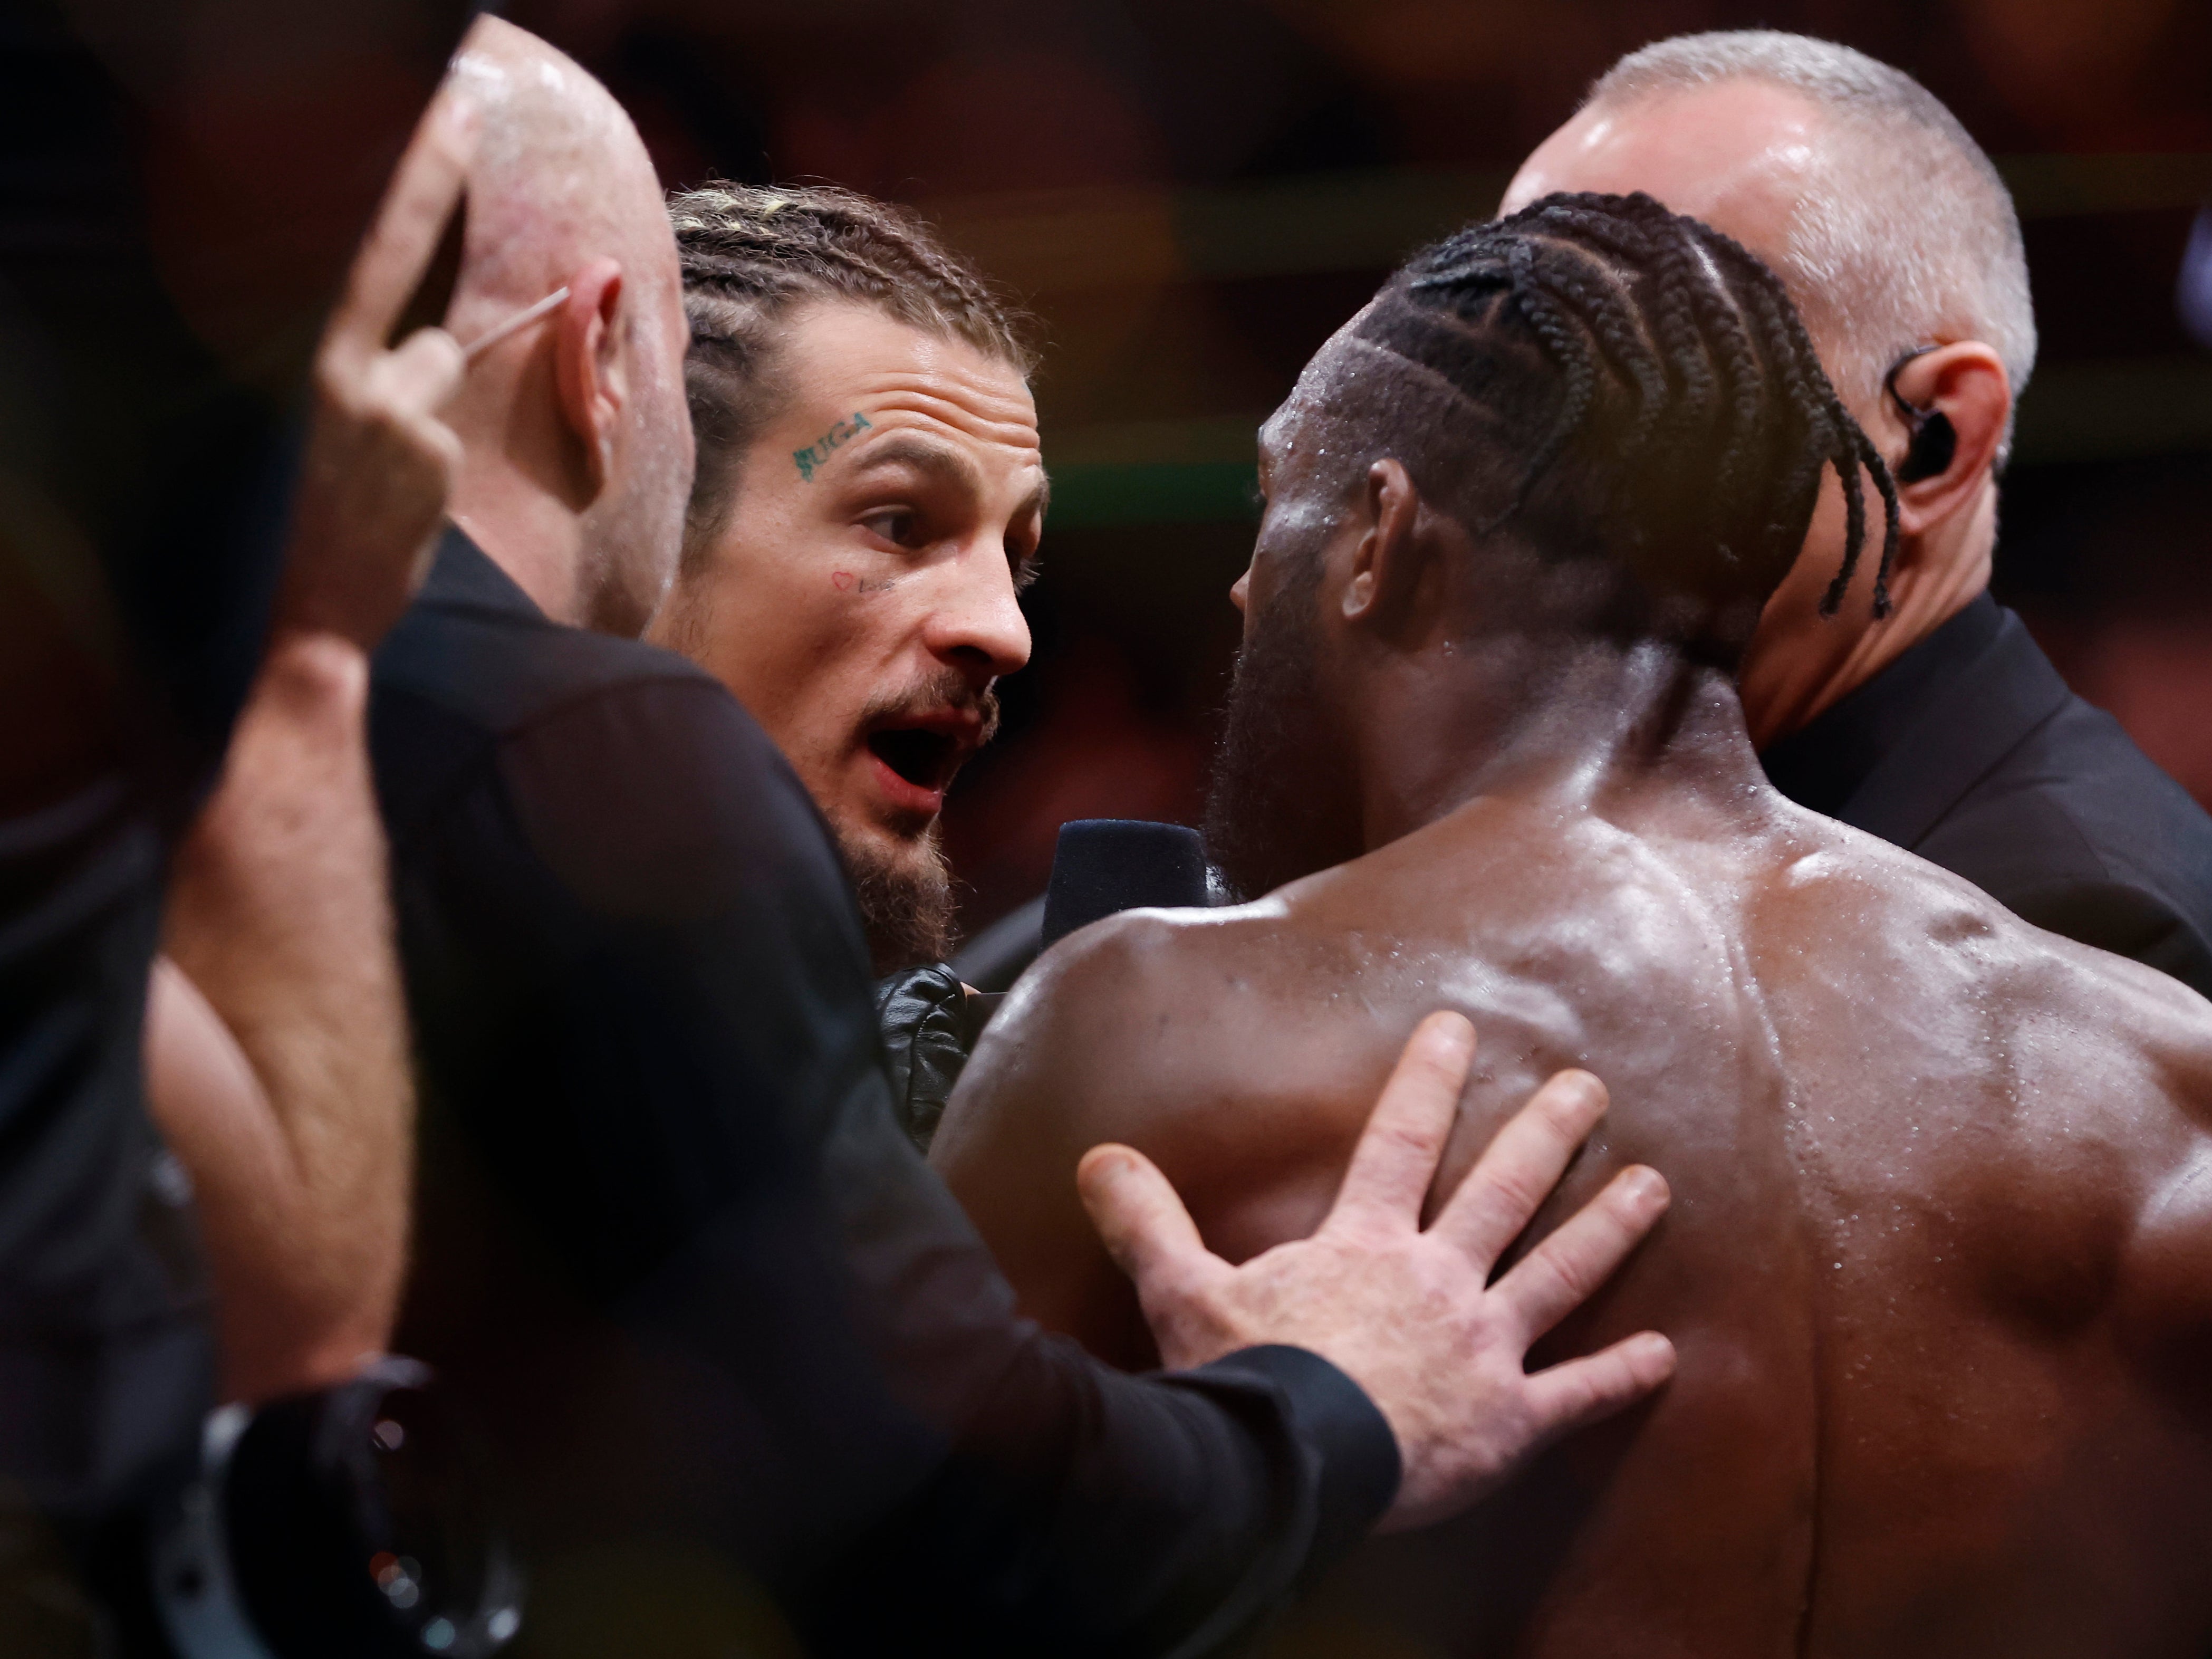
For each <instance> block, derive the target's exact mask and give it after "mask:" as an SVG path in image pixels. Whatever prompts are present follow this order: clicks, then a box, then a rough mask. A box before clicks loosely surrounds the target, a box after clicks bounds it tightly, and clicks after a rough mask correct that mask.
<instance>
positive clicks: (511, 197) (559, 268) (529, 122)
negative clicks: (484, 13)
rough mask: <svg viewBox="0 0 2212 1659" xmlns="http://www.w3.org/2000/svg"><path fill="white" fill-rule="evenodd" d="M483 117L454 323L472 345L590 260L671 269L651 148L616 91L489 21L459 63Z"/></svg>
mask: <svg viewBox="0 0 2212 1659" xmlns="http://www.w3.org/2000/svg"><path fill="white" fill-rule="evenodd" d="M453 90H454V91H455V92H456V93H457V94H459V96H460V97H462V98H463V99H465V100H466V101H467V102H468V103H469V104H470V105H471V106H474V108H475V109H476V110H477V112H478V121H479V131H478V138H477V152H476V159H475V161H474V162H473V164H472V165H471V167H470V169H469V208H468V232H467V240H466V242H465V246H464V250H463V253H462V263H461V276H460V282H459V286H458V289H457V290H456V293H455V295H454V310H453V313H452V316H451V319H450V320H451V323H452V325H453V331H454V332H455V334H457V335H458V336H459V337H460V338H461V339H463V340H464V341H465V340H468V339H470V338H471V337H473V336H474V335H475V334H477V333H479V332H481V331H482V330H481V329H472V328H471V326H470V324H471V322H472V321H475V320H477V315H476V313H482V320H483V321H484V322H485V323H486V324H487V325H489V323H490V322H495V321H496V320H498V317H499V316H501V315H504V314H505V313H507V312H508V311H511V310H513V308H514V307H518V306H524V305H528V304H529V303H531V302H532V301H534V300H537V299H539V298H541V297H543V296H544V295H546V294H549V293H550V292H551V291H552V290H553V289H556V288H557V287H559V286H560V285H561V284H562V283H563V282H564V281H566V280H567V278H568V274H569V273H570V272H571V271H573V270H575V268H576V267H577V266H579V265H580V264H584V263H586V261H587V260H590V259H592V258H599V257H611V258H616V259H618V260H621V261H622V262H623V264H625V265H626V266H632V267H635V268H640V269H650V268H651V267H652V266H653V264H656V263H658V262H662V261H663V257H664V256H665V263H667V264H669V265H670V266H671V268H672V264H673V244H672V241H671V237H670V234H669V231H668V226H667V222H666V218H665V214H664V213H663V211H662V209H661V203H660V185H659V179H658V177H657V176H656V175H655V173H654V172H653V161H652V158H651V157H650V156H648V155H647V154H646V149H645V145H644V143H642V142H641V140H640V139H639V137H638V136H637V130H636V128H635V127H634V126H632V125H630V119H629V116H628V115H627V114H625V113H624V112H623V107H622V106H621V105H620V104H618V103H617V102H616V101H615V100H614V96H613V94H611V93H609V92H608V91H607V89H606V88H605V87H603V86H601V85H600V84H599V82H598V81H596V80H594V79H593V78H592V76H590V75H588V74H586V72H585V71H584V70H582V69H581V68H580V67H579V66H578V65H577V64H575V63H574V61H573V60H572V59H570V58H568V57H566V56H564V55H563V54H562V53H561V52H556V51H555V50H554V48H552V47H551V46H548V45H546V44H545V42H544V41H543V40H539V39H538V37H537V36H536V35H534V34H531V33H527V32H526V31H524V30H522V29H519V28H517V27H514V26H513V24H512V23H507V22H503V21H501V20H500V19H498V18H496V17H483V18H479V19H478V20H477V22H476V25H475V26H474V27H472V28H471V29H470V31H469V33H468V37H467V39H466V40H464V41H463V42H462V45H461V50H460V52H459V53H458V54H457V55H456V56H455V58H454V59H453Z"/></svg>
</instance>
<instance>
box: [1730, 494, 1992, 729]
mask: <svg viewBox="0 0 2212 1659" xmlns="http://www.w3.org/2000/svg"><path fill="white" fill-rule="evenodd" d="M1996 539H1997V491H1996V483H1995V481H1994V480H1985V481H1984V488H1983V489H1982V492H1981V494H1980V495H1979V496H1978V498H1977V499H1976V500H1975V501H1974V503H1973V505H1972V507H1971V509H1970V510H1968V511H1966V512H1963V513H1956V514H1954V515H1953V516H1952V517H1950V518H1948V519H1946V520H1943V521H1942V523H1941V524H1938V525H1935V526H1931V527H1929V529H1928V530H1927V531H1925V532H1922V533H1921V534H1918V535H1912V536H1907V537H1905V538H1904V539H1903V541H1902V542H1901V543H1900V544H1899V547H1898V556H1897V569H1896V574H1895V575H1894V576H1893V579H1892V580H1891V583H1890V589H1891V595H1892V599H1893V609H1892V610H1891V611H1890V614H1889V616H1888V617H1887V618H1885V619H1884V620H1882V621H1880V622H1869V623H1865V624H1864V625H1863V626H1862V627H1861V628H1860V629H1859V630H1858V632H1857V634H1856V635H1850V634H1845V633H1844V632H1843V631H1842V630H1840V629H1838V628H1837V627H1836V623H1835V621H1832V620H1831V619H1829V618H1826V617H1819V616H1818V615H1817V614H1815V612H1814V604H1815V599H1816V588H1817V585H1816V584H1811V583H1809V582H1808V583H1802V584H1801V583H1800V582H1799V581H1798V580H1797V573H1796V572H1794V571H1793V572H1792V573H1791V582H1790V585H1789V586H1786V587H1785V589H1784V590H1783V591H1781V592H1777V594H1776V596H1775V600H1774V603H1773V604H1772V605H1770V606H1769V608H1768V614H1767V616H1766V617H1762V618H1761V620H1760V623H1759V634H1758V635H1757V636H1755V637H1754V638H1753V641H1752V644H1751V649H1750V651H1749V652H1748V653H1746V656H1745V660H1744V671H1743V675H1742V688H1743V707H1744V714H1745V718H1746V720H1747V721H1748V723H1749V725H1750V728H1751V736H1752V741H1753V743H1754V744H1757V745H1758V746H1759V748H1761V749H1764V748H1765V747H1766V746H1767V744H1771V743H1773V742H1776V741H1777V740H1778V739H1780V738H1786V737H1788V736H1789V735H1790V733H1791V732H1796V731H1799V730H1801V729H1802V728H1803V727H1804V726H1808V725H1809V724H1810V723H1811V722H1812V721H1813V720H1815V719H1817V718H1818V717H1819V716H1820V715H1821V714H1825V713H1826V711H1827V710H1829V709H1830V708H1833V707H1834V706H1835V705H1836V704H1837V703H1838V702H1842V701H1843V700H1844V698H1845V697H1847V696H1850V694H1851V693H1852V692H1854V691H1856V690H1858V689H1859V687H1861V686H1863V685H1864V684H1866V683H1867V682H1868V681H1869V680H1871V679H1873V678H1875V675H1877V674H1879V673H1881V671H1882V670H1884V669H1885V668H1887V667H1888V666H1889V665H1890V664H1892V663H1893V662H1895V661H1896V660H1897V659H1899V657H1901V656H1903V655H1904V654H1905V653H1906V652H1908V651H1910V650H1911V649H1912V647H1914V646H1916V645H1917V644H1919V643H1920V641H1923V640H1924V639H1926V638H1927V637H1928V636H1929V635H1930V634H1933V633H1934V632H1935V631H1936V629H1939V628H1941V627H1942V625H1943V624H1944V623H1947V622H1948V621H1950V620H1951V618H1952V617H1955V616H1957V615H1958V614H1959V613H1960V611H1963V610H1965V609H1966V606H1968V605H1971V604H1972V603H1973V601H1974V600H1975V599H1977V598H1978V597H1979V596H1980V595H1981V594H1982V593H1983V592H1984V591H1985V590H1986V589H1987V588H1988V587H1989V585H1990V562H1991V557H1992V555H1993V554H1994V552H1995V550H1996ZM1874 562H1875V561H1874V559H1873V558H1871V557H1869V558H1868V559H1866V560H1865V561H1864V562H1863V567H1862V569H1861V571H1860V574H1859V577H1858V579H1857V580H1856V581H1855V582H1854V583H1853V584H1852V586H1851V591H1850V592H1849V593H1847V594H1846V595H1844V600H1843V604H1842V605H1841V606H1840V607H1838V618H1841V617H1866V616H1869V614H1870V613H1871V611H1872V609H1873V605H1874V579H1873V576H1872V574H1871V569H1870V567H1871V566H1872V565H1873V563H1874ZM1814 574H1816V575H1817V574H1818V572H1817V571H1815V572H1814Z"/></svg>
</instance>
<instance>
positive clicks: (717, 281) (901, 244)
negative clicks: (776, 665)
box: [668, 180, 1036, 563]
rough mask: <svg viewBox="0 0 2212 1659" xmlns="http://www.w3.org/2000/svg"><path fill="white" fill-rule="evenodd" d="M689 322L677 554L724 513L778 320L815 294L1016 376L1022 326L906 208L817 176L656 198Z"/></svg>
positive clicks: (763, 411) (758, 412)
mask: <svg viewBox="0 0 2212 1659" xmlns="http://www.w3.org/2000/svg"><path fill="white" fill-rule="evenodd" d="M668 216H669V222H670V224H671V226H672V228H674V230H675V232H676V248H677V253H678V258H679V260H680V262H681V264H682V267H683V272H684V313H685V315H686V317H687V319H689V321H690V325H691V349H690V355H689V357H688V359H687V362H686V365H685V374H684V382H685V392H686V394H687V396H688V398H689V400H690V406H691V427H692V431H693V434H694V436H695V438H696V442H697V447H698V465H697V467H696V471H695V472H694V473H693V483H692V486H691V502H690V508H689V510H688V511H687V513H686V516H685V536H684V550H685V557H686V561H687V563H689V562H691V561H693V560H696V558H697V557H698V556H701V554H702V552H703V550H704V547H705V544H706V543H707V541H708V538H709V537H710V536H711V534H712V532H714V530H716V529H717V528H719V526H720V524H721V523H722V521H723V520H725V519H726V517H727V516H728V513H729V507H730V502H731V496H732V491H733V489H734V488H735V484H736V475H737V461H738V457H739V456H740V455H742V454H743V453H744V450H745V448H746V447H748V446H749V445H750V442H751V441H752V438H753V436H754V435H756V434H757V432H758V430H759V428H760V427H761V425H762V423H763V422H764V421H765V420H766V418H767V417H768V415H769V412H770V410H771V408H772V406H773V404H774V401H775V394H776V390H777V388H776V387H775V386H773V385H772V384H771V383H770V382H771V381H772V380H773V375H772V374H771V370H772V368H773V364H774V359H775V347H776V345H777V343H778V341H779V338H780V331H779V325H780V324H781V321H782V319H783V318H784V317H785V316H786V315H787V314H788V313H790V312H791V311H792V310H793V309H794V308H795V307H799V306H800V305H803V304H805V303H808V302H810V301H823V300H828V301H850V302H854V303H857V304H861V305H867V306H873V307H877V308H878V309H880V310H882V311H883V312H884V313H887V314H888V315H890V316H891V317H892V318H895V319H897V320H898V321H900V322H902V323H906V324H908V325H912V326H913V327H915V328H917V329H920V330H921V331H923V332H925V333H929V334H935V335H939V336H943V337H948V338H951V339H957V340H963V341H965V342H966V343H968V344H969V345H972V346H974V347H975V349H977V350H979V351H981V352H982V353H984V354H985V355H986V356H992V357H996V358H999V359H1000V360H1001V361H1003V362H1008V363H1011V364H1012V365H1013V366H1014V367H1015V368H1018V369H1019V370H1020V371H1021V372H1022V374H1024V375H1027V374H1029V373H1030V371H1031V370H1032V369H1033V368H1035V367H1036V353H1035V351H1034V349H1032V348H1031V346H1030V341H1029V331H1030V322H1029V319H1028V318H1026V317H1025V316H1024V315H1023V313H1021V312H1020V311H1019V310H1018V309H1017V308H1016V307H1014V306H1012V304H1010V303H1009V302H1008V301H1006V300H1004V299H1002V298H1001V297H1000V295H998V294H997V293H995V292H994V290H993V289H992V288H991V285H990V284H989V283H987V282H985V281H984V280H983V278H982V277H981V276H979V275H977V274H976V272H975V270H973V269H972V268H971V267H969V265H967V264H963V263H962V261H961V260H960V259H959V258H957V256H956V255H954V254H953V253H952V252H950V251H949V250H948V249H946V248H945V246H944V245H943V244H942V243H940V242H939V240H937V238H936V235H935V234H934V233H933V232H932V231H931V230H930V228H929V227H928V226H927V225H926V224H924V223H923V222H922V221H921V219H919V218H918V217H916V216H915V215H913V214H910V213H908V212H906V211H905V210H902V209H900V208H896V207H893V206H891V205H890V204H887V203H884V202H878V201H875V200H873V199H872V198H870V197H866V196H862V195H860V194H858V193H856V192H854V191H848V190H839V189H836V188H834V187H832V186H829V185H772V186H763V185H737V184H730V183H727V182H726V181H720V180H718V181H716V182H714V183H711V184H708V185H703V186H702V187H701V188H699V189H697V190H689V191H679V192H678V193H677V194H674V195H672V196H671V197H669V201H668Z"/></svg>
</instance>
